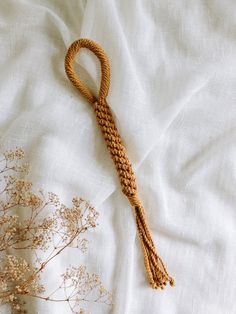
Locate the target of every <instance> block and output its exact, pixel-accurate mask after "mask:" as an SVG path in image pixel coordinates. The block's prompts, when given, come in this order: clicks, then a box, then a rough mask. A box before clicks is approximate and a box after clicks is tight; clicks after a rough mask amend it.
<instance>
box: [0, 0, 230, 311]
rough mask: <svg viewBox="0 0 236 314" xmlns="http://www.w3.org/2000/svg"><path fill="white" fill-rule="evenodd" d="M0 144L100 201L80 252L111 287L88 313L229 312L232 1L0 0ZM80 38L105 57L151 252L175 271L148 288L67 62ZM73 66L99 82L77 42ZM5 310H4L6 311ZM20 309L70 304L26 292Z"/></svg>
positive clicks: (67, 197)
mask: <svg viewBox="0 0 236 314" xmlns="http://www.w3.org/2000/svg"><path fill="white" fill-rule="evenodd" d="M0 21H1V22H0V24H1V40H0V45H1V59H0V62H1V72H0V78H1V88H0V100H1V101H0V103H1V105H0V130H1V149H2V150H4V149H9V148H14V147H16V146H20V147H23V148H24V149H25V150H26V153H27V157H28V159H29V161H30V164H31V172H30V179H32V180H33V181H34V182H36V183H37V185H39V186H43V187H44V188H45V189H46V190H49V191H53V192H55V193H57V194H58V195H60V196H61V198H62V200H63V202H65V203H66V204H68V205H70V201H71V199H72V197H73V196H76V195H78V196H82V197H84V198H85V199H87V200H89V201H90V202H91V203H92V204H93V205H94V206H95V208H96V209H97V210H99V212H100V218H99V227H98V229H97V230H95V231H94V232H93V233H92V235H91V240H90V249H89V252H88V254H86V255H84V256H81V254H80V253H78V254H77V253H75V252H74V251H73V253H71V251H70V250H69V251H67V252H66V253H65V254H64V255H63V256H61V257H60V258H59V259H58V260H57V261H56V262H55V263H53V264H52V265H50V269H49V272H48V273H47V274H48V275H50V276H51V279H50V283H49V287H50V285H51V287H53V284H54V282H55V280H56V278H55V276H54V272H55V271H54V270H57V271H56V273H62V272H63V271H64V269H65V267H66V266H67V265H68V263H71V264H76V265H79V264H83V263H85V264H87V265H88V269H89V271H91V272H95V273H99V274H100V276H101V278H102V281H103V283H104V285H105V286H106V287H107V288H108V289H109V290H110V291H112V293H113V302H114V305H113V307H112V308H109V307H106V306H103V305H101V306H100V305H97V304H95V305H93V304H85V305H84V306H83V307H84V308H85V309H86V311H87V313H96V314H99V313H114V314H143V313H149V314H233V313H236V302H235V291H236V268H235V261H236V208H235V204H236V192H235V191H236V106H235V101H236V74H235V73H236V58H235V55H236V36H235V34H236V33H235V27H236V22H235V21H236V3H235V1H233V0H232V1H230V0H225V1H220V0H208V1H207V0H204V1H201V0H188V1H185V0H180V1H174V0H172V1H166V0H159V1H155V0H149V1H141V0H136V1H134V0H131V1H126V0H103V1H92V0H91V1H80V0H70V1H64V0H54V1H52V0H34V1H32V0H8V1H4V0H3V1H1V2H0ZM82 37H87V38H90V39H92V40H94V41H96V42H98V43H99V44H100V45H101V46H102V47H103V48H104V50H105V51H106V52H107V54H108V56H109V59H110V64H111V88H110V93H109V96H108V102H109V104H110V106H111V107H112V111H113V113H114V116H115V118H116V122H117V125H118V128H119V129H120V133H121V135H122V137H123V139H124V142H125V145H126V147H127V151H128V154H129V156H130V159H131V161H132V163H133V165H134V168H135V171H136V174H137V180H138V186H139V191H140V195H141V198H142V200H143V203H144V205H145V209H146V211H147V215H148V219H149V222H150V228H151V230H152V233H153V237H154V240H155V243H156V245H157V248H158V251H159V253H160V255H161V256H162V257H163V259H164V261H165V262H166V264H167V266H168V270H169V272H170V274H171V275H173V277H174V278H175V280H176V285H175V287H174V288H170V287H169V286H168V287H167V288H166V289H165V290H164V291H162V290H152V289H151V288H150V287H149V285H148V284H147V280H146V276H145V272H144V265H143V256H142V252H141V249H140V245H139V239H138V235H137V231H136V227H135V222H134V217H133V213H132V210H131V208H130V206H129V204H128V202H127V200H126V199H125V197H124V196H123V195H122V192H121V188H120V185H119V181H118V178H117V174H116V171H115V169H114V166H113V164H112V161H111V159H110V156H109V154H108V152H107V149H106V147H105V144H104V141H103V138H102V136H101V134H100V131H99V129H98V126H97V124H96V119H95V116H94V113H93V110H92V108H91V106H90V105H89V104H88V103H87V101H86V100H85V99H84V98H83V97H82V96H81V95H80V94H79V93H78V92H77V91H76V90H75V88H74V87H73V86H72V85H71V83H70V82H69V81H68V79H67V77H66V75H65V72H64V56H65V54H66V51H67V48H68V47H69V45H70V44H71V43H72V42H73V41H74V40H76V39H78V38H82ZM77 63H78V71H79V73H80V76H81V78H82V79H84V80H86V82H87V84H89V86H90V87H91V88H92V89H93V91H95V92H96V91H97V90H98V89H99V83H100V67H99V62H98V60H97V59H96V57H94V56H93V55H92V54H91V53H89V52H88V51H87V50H85V49H83V50H82V51H81V54H80V55H79V57H78V58H77ZM4 313H7V310H6V311H5V312H4ZM29 313H31V314H34V313H40V314H41V313H50V314H52V313H57V314H59V313H62V314H67V313H70V312H69V310H68V308H67V306H66V305H65V306H64V305H63V304H55V303H54V304H53V303H47V302H43V301H42V302H36V301H35V300H32V303H31V304H30V311H29Z"/></svg>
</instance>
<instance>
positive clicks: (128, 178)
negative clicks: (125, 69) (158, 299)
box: [65, 39, 174, 289]
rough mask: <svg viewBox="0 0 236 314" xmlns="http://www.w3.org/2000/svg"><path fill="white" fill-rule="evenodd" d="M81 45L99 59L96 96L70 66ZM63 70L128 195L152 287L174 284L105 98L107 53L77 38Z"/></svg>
mask: <svg viewBox="0 0 236 314" xmlns="http://www.w3.org/2000/svg"><path fill="white" fill-rule="evenodd" d="M80 48H87V49H89V50H91V51H92V52H93V53H94V54H95V55H96V56H97V57H98V59H99V60H100V63H101V72H102V79H101V85H100V90H99V95H98V97H96V96H95V95H93V93H92V92H91V91H90V90H89V89H88V87H87V86H86V85H85V84H84V83H83V82H82V81H81V80H80V79H79V78H78V76H77V75H76V73H75V70H74V68H73V62H74V59H75V56H76V54H77V53H78V52H79V50H80ZM65 71H66V74H67V76H68V78H69V80H70V81H71V83H72V84H73V85H74V86H75V87H76V88H77V89H78V90H79V91H80V93H81V94H82V95H83V96H84V97H85V98H86V99H87V100H88V101H89V102H90V103H91V104H92V106H93V109H94V112H95V115H96V118H97V122H98V124H99V126H100V128H101V131H102V134H103V136H104V139H105V141H106V144H107V148H108V150H109V152H110V154H111V157H112V159H113V161H114V164H115V167H116V170H117V173H118V175H119V179H120V183H121V186H122V192H123V193H124V194H125V195H126V196H127V198H128V200H129V202H130V205H131V206H132V207H133V209H134V212H135V217H136V225H137V230H138V234H139V239H140V242H141V246H142V249H143V254H144V265H145V268H146V272H147V276H148V280H149V283H150V285H151V287H152V288H154V289H157V288H161V289H163V288H164V287H165V286H166V284H167V283H168V282H169V283H170V285H171V286H174V279H173V278H172V277H170V276H169V275H168V272H167V270H166V267H165V265H164V263H163V261H162V259H161V257H160V256H159V255H158V253H157V250H156V248H155V245H154V242H153V240H152V236H151V233H150V229H149V226H148V222H147V218H146V214H145V211H144V208H143V205H142V203H141V201H140V199H139V197H138V192H137V184H136V178H135V174H134V171H133V168H132V165H131V162H130V161H129V158H128V156H127V152H126V149H125V146H124V145H123V142H122V139H121V137H120V134H119V132H118V130H117V128H116V125H115V121H114V118H113V116H112V113H111V110H110V107H109V105H108V104H107V101H106V97H107V95H108V91H109V85H110V66H109V60H108V58H107V55H106V53H105V52H104V51H103V49H102V48H101V47H100V46H99V45H98V44H97V43H95V42H93V41H92V40H90V39H79V40H77V41H75V42H74V43H73V44H72V45H71V46H70V47H69V49H68V52H67V54H66V57H65Z"/></svg>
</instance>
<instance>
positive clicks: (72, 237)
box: [0, 148, 112, 314]
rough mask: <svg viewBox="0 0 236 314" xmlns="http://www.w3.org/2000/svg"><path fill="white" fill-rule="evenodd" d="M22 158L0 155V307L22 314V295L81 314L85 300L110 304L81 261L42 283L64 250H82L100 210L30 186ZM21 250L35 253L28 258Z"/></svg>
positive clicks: (13, 154) (20, 153)
mask: <svg viewBox="0 0 236 314" xmlns="http://www.w3.org/2000/svg"><path fill="white" fill-rule="evenodd" d="M24 157H25V153H24V151H23V150H22V149H21V148H16V149H15V150H9V151H6V152H5V153H3V155H2V157H1V158H0V306H1V305H4V304H8V305H10V306H11V308H12V313H17V314H21V313H26V312H27V311H26V304H27V299H28V298H37V299H39V300H45V301H55V302H66V303H67V304H68V309H69V310H70V312H72V313H74V314H83V313H85V312H84V310H83V309H82V308H81V306H83V304H84V303H86V302H96V303H103V304H107V305H111V304H112V297H111V293H110V292H109V291H108V290H106V289H105V288H104V286H103V284H102V282H101V279H100V277H99V276H98V275H96V274H90V273H89V272H88V271H87V268H86V266H78V267H77V266H76V267H72V266H71V267H68V269H67V270H66V271H65V273H64V274H62V275H61V283H60V284H59V285H58V287H57V288H56V289H55V290H54V291H52V292H51V293H49V292H47V289H46V284H43V283H41V281H42V279H41V277H42V273H43V272H44V271H45V269H46V268H47V266H48V265H49V264H50V263H51V262H52V261H53V260H54V259H55V258H57V257H58V255H60V254H61V253H62V252H63V251H64V250H66V249H68V248H77V249H79V250H80V251H81V252H86V250H87V247H88V240H87V239H86V238H84V237H83V236H84V234H85V233H86V232H87V231H88V230H89V229H94V228H95V227H96V226H97V219H98V216H99V213H98V212H97V211H96V210H95V209H94V207H92V206H91V205H90V204H89V203H88V202H87V201H85V200H83V199H82V198H78V197H75V198H73V199H72V206H71V207H68V206H66V205H64V204H62V203H61V202H60V199H59V197H58V195H56V194H54V193H52V192H48V193H46V192H45V191H43V190H42V189H39V190H35V189H34V187H33V183H32V182H30V181H27V180H25V179H22V175H26V174H27V173H28V170H29V164H28V163H23V162H22V160H23V159H24ZM19 174H20V175H21V178H19ZM48 212H49V213H48ZM26 252H28V253H29V252H30V253H31V257H32V256H34V258H33V259H32V258H31V262H28V261H27V258H26V257H25V256H27V254H25V253H26ZM30 313H31V312H30Z"/></svg>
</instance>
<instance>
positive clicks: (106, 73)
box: [65, 38, 110, 104]
mask: <svg viewBox="0 0 236 314" xmlns="http://www.w3.org/2000/svg"><path fill="white" fill-rule="evenodd" d="M81 48H87V49H89V50H91V51H92V52H93V53H94V54H95V55H96V56H97V58H98V59H99V61H100V64H101V72H102V78H101V84H100V90H99V96H98V99H105V98H106V97H107V95H108V92H109V86H110V65H109V60H108V57H107V55H106V53H105V51H104V50H103V49H102V47H101V46H99V45H98V44H97V43H95V42H94V41H92V40H91V39H87V38H81V39H79V40H76V41H75V42H73V44H72V45H71V46H70V48H69V49H68V51H67V54H66V57H65V65H66V66H65V70H66V74H67V76H68V78H69V80H70V81H71V83H72V84H73V85H74V86H75V87H76V88H77V89H78V90H79V91H80V92H81V94H82V95H83V96H84V97H85V98H86V99H87V100H88V101H89V102H90V103H92V104H93V103H94V102H96V101H97V100H98V99H97V97H96V96H95V95H94V94H93V93H92V92H91V91H90V90H89V88H88V87H87V86H86V84H85V83H83V82H82V81H81V80H80V79H79V77H78V75H77V74H76V72H75V70H74V66H73V63H74V60H75V57H76V55H77V54H78V52H79V51H80V49H81Z"/></svg>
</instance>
